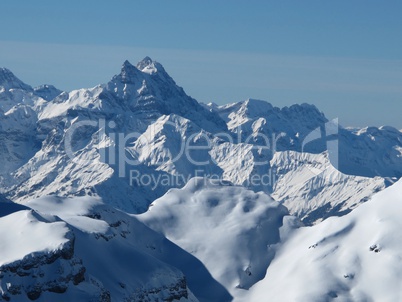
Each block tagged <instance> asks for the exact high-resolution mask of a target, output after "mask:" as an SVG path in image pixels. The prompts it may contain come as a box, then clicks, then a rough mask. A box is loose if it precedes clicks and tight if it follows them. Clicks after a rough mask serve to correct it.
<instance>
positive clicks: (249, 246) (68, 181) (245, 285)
mask: <svg viewBox="0 0 402 302" xmlns="http://www.w3.org/2000/svg"><path fill="white" fill-rule="evenodd" d="M0 138H1V139H0V166H1V167H2V169H1V170H0V236H1V238H2V242H0V296H1V297H2V298H0V299H3V300H6V301H8V300H10V301H29V300H35V299H38V300H40V301H48V300H59V298H60V297H63V299H66V300H74V301H91V299H92V300H93V301H160V300H163V301H175V300H180V301H231V300H232V299H233V298H234V299H235V300H239V301H240V300H242V301H261V299H262V298H261V297H263V296H264V295H265V294H266V289H267V288H268V289H270V288H273V287H276V289H275V290H272V291H271V290H270V292H269V297H271V298H272V300H274V301H275V300H278V299H279V300H280V301H282V300H284V299H285V300H287V301H292V299H295V300H296V301H298V299H299V300H300V299H301V300H303V299H304V300H305V301H313V300H314V299H316V300H317V301H327V300H330V299H332V298H334V297H335V296H338V297H339V298H340V299H343V300H345V301H370V299H371V300H374V301H378V300H381V297H380V296H379V294H378V293H379V292H380V291H381V290H382V289H385V287H383V286H382V285H381V286H380V287H378V288H379V290H375V289H374V288H373V289H372V290H371V289H368V287H370V286H371V285H372V279H371V278H372V271H371V269H370V268H368V264H367V263H368V261H371V260H370V259H371V258H367V257H372V256H367V257H366V254H363V250H362V249H359V246H358V244H359V242H362V240H363V239H364V240H366V239H367V241H369V239H370V238H371V237H370V238H369V236H371V235H370V234H377V233H378V232H379V233H378V234H380V235H381V234H386V232H391V233H397V231H398V229H397V227H398V224H397V222H396V221H397V217H398V214H397V210H398V205H397V202H398V201H397V199H398V196H399V195H398V194H399V193H398V192H399V191H402V190H401V185H400V183H399V182H398V183H397V184H396V185H393V186H392V187H391V188H387V187H388V186H390V185H392V184H393V183H395V182H396V181H397V179H398V178H399V177H401V176H402V133H401V132H400V131H398V130H396V129H394V128H392V127H380V128H375V127H367V128H363V129H349V128H343V127H342V126H340V125H338V124H337V122H336V121H328V119H327V118H326V117H325V115H324V114H323V113H322V112H320V111H319V110H318V109H317V108H316V107H315V106H313V105H308V104H301V105H293V106H290V107H284V108H277V107H274V106H272V105H271V104H269V103H267V102H264V101H259V100H253V99H249V100H246V101H244V102H239V103H234V104H229V105H223V106H218V105H216V104H212V103H211V104H208V105H205V104H200V103H198V102H197V101H196V100H194V99H193V98H191V97H190V96H188V95H187V94H186V93H185V91H184V90H183V89H182V88H181V87H179V86H178V85H177V84H176V83H175V82H174V80H173V79H172V78H171V77H170V76H169V75H168V73H167V72H166V70H165V69H164V68H163V66H162V65H161V64H160V63H158V62H156V61H153V60H151V59H150V58H149V57H146V58H145V59H143V60H142V61H140V62H139V63H138V64H137V65H132V64H131V63H129V62H128V61H125V62H124V63H123V66H122V68H121V70H120V73H118V74H117V75H115V76H113V77H112V78H111V80H110V81H109V82H108V83H105V84H101V85H98V86H95V87H93V88H83V89H78V90H74V91H71V92H64V91H61V90H59V89H57V88H55V87H54V86H52V85H42V86H39V87H36V88H32V87H31V86H29V85H27V84H25V83H23V82H22V81H21V80H19V79H18V78H17V77H16V76H15V75H14V74H13V73H12V72H11V71H9V70H8V69H5V68H1V69H0ZM384 189H385V190H384ZM382 190H384V191H383V192H380V191H382ZM378 192H380V193H378ZM386 192H391V193H386ZM387 194H388V195H387ZM389 194H390V195H389ZM372 196H374V197H373V200H370V199H371V198H372ZM377 196H378V197H377ZM388 197H389V198H390V199H393V200H394V201H393V202H392V204H390V208H392V209H393V210H395V211H394V212H392V210H391V209H388V210H384V211H382V210H383V209H382V208H380V206H382V204H383V203H384V202H383V200H385V199H387V198H388ZM13 202H14V203H13ZM361 204H364V205H362V206H361V208H360V207H359V206H360V205H361ZM372 204H374V205H372ZM356 208H357V209H356ZM377 212H378V213H379V214H378V215H380V216H381V215H382V214H381V213H383V214H384V215H383V216H381V217H382V218H381V219H383V220H384V221H385V223H384V224H381V225H379V229H378V232H377V231H376V229H373V226H372V225H373V224H375V223H377V222H376V221H377V220H375V219H376V217H377V216H375V215H377V214H376V213H377ZM391 212H392V213H391ZM128 213H130V214H128ZM359 213H360V214H359ZM291 215H293V216H291ZM331 216H343V217H341V218H331ZM366 217H368V218H366ZM388 218H389V219H388ZM388 220H389V221H390V222H389V223H388ZM302 225H307V226H308V227H301V226H302ZM309 225H313V226H311V227H310V226H309ZM343 226H345V227H343ZM365 229H367V230H369V232H365V231H364V230H365ZM376 232H377V233H376ZM360 233H362V234H364V236H361V237H359V234H360ZM320 236H321V237H322V238H321V237H320ZM374 237H375V236H374ZM323 238H326V239H325V240H324V239H323ZM381 238H388V237H387V236H386V235H383V237H381ZM381 238H380V237H375V238H374V239H375V240H374V239H373V240H374V241H375V242H374V241H373V243H372V247H373V248H372V250H373V251H374V253H371V254H370V255H374V256H378V255H380V254H381V255H382V252H383V250H384V251H385V249H383V246H385V245H386V244H390V246H392V249H391V250H390V251H391V254H389V255H390V257H391V258H389V259H388V258H387V259H388V260H387V259H385V260H381V261H382V262H381V261H380V262H378V264H381V265H384V267H385V268H386V270H387V271H388V269H391V268H390V267H391V266H392V265H397V263H398V262H397V261H398V257H399V256H398V254H397V245H394V243H393V242H394V240H397V239H398V238H397V234H395V235H394V236H393V237H392V236H391V237H390V239H389V240H391V241H392V243H391V241H387V240H388V239H386V240H385V239H384V240H385V241H381V240H380V239H381ZM359 240H360V241H359ZM310 241H311V242H312V243H311V244H310ZM380 241H381V242H380ZM306 242H309V243H308V246H310V247H311V248H310V249H308V248H307V249H306V250H305V249H304V245H305V244H306ZM317 243H318V245H317ZM366 243H367V242H366ZM366 243H365V244H366ZM370 244H371V243H370ZM374 245H375V247H374ZM320 246H321V247H322V248H324V249H323V250H322V248H320ZM379 246H381V247H379ZM351 247H352V250H351ZM370 247H371V245H370ZM370 247H369V249H371V248H370ZM327 248H328V249H327ZM376 250H378V252H380V251H381V253H377V252H376ZM312 251H316V252H317V253H319V254H317V255H316V254H312ZM338 251H340V252H338ZM377 254H378V255H377ZM348 255H352V256H353V257H352V256H350V257H352V258H353V259H352V258H350V257H349V256H348ZM387 255H388V254H387ZM381 259H382V258H381ZM390 259H391V260H390ZM297 261H302V262H303V265H300V267H299V262H297ZM373 261H374V260H373ZM387 261H388V262H387ZM313 262H314V264H311V263H313ZM287 263H289V265H288V266H287ZM310 264H311V265H310ZM359 265H360V266H359ZM283 267H287V268H288V269H289V270H287V269H284V270H282V268H283ZM328 268H331V274H328V272H327V269H328ZM343 268H345V269H344V270H345V272H343V271H342V274H341V275H339V274H338V275H337V273H338V270H340V269H343ZM346 268H350V269H346ZM310 269H313V270H314V272H313V275H312V277H311V278H304V279H303V276H305V275H308V274H309V273H308V272H309V270H310ZM293 271H294V272H295V273H294V274H293V275H292V274H291V272H293ZM266 272H268V274H266ZM361 272H368V273H367V274H368V276H365V275H364V276H363V275H362V274H361ZM381 274H384V273H383V272H382V271H381ZM398 274H399V272H398V271H397V270H394V271H393V274H392V276H393V278H394V279H395V280H396V281H395V280H394V282H399V279H400V278H399V279H398ZM327 275H328V276H331V278H329V277H328V278H329V279H328V282H325V283H323V284H322V286H321V285H320V286H319V288H316V287H315V286H314V288H313V290H311V291H309V290H306V289H308V284H307V283H303V282H309V281H308V280H310V281H312V282H319V281H320V280H321V279H325V278H323V276H327ZM339 276H341V277H339ZM345 276H346V277H345ZM381 276H382V275H381ZM338 277H339V278H340V279H339V278H338ZM284 278H286V279H287V280H292V282H291V283H292V284H300V286H298V285H294V286H293V287H291V290H289V292H287V290H286V289H285V287H286V286H285V285H284V283H283V280H284ZM342 278H343V279H342ZM300 280H302V281H300ZM387 280H388V279H387ZM389 283H390V284H396V283H392V280H390V281H389ZM390 291H392V290H390ZM281 292H285V293H283V294H282V295H281ZM287 295H288V296H287ZM264 297H265V296H264ZM267 297H268V294H267ZM278 297H279V298H278ZM282 298H284V299H282ZM264 299H265V298H264ZM309 299H310V300H309ZM311 299H312V300H311ZM384 299H385V300H384V301H398V299H399V297H398V296H397V294H396V291H392V293H391V294H390V296H389V297H385V298H384Z"/></svg>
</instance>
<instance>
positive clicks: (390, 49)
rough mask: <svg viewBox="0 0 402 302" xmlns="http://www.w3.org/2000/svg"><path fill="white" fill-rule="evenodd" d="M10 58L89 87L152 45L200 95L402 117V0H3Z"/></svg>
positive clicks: (363, 117)
mask: <svg viewBox="0 0 402 302" xmlns="http://www.w3.org/2000/svg"><path fill="white" fill-rule="evenodd" d="M0 26H1V28H2V34H1V36H0V66H2V67H7V68H9V69H11V70H12V71H13V72H14V73H15V74H16V75H17V76H18V77H19V78H21V79H22V80H23V81H25V82H27V83H28V84H31V85H33V86H35V85H38V84H42V83H51V84H54V85H56V86H58V87H59V88H61V89H65V90H72V89H76V88H81V87H91V86H94V85H96V84H98V83H104V82H106V81H108V80H109V79H110V78H111V77H112V76H113V75H114V74H116V73H118V72H119V69H120V66H121V64H122V63H123V61H124V60H125V59H128V60H129V61H131V62H132V63H136V61H139V60H140V59H142V58H143V57H144V56H146V55H149V56H151V57H152V58H153V59H155V60H157V61H159V62H161V63H162V64H163V65H164V66H165V68H166V70H167V71H168V72H169V73H170V75H171V76H172V77H173V78H174V79H175V80H176V82H177V83H178V84H179V85H180V86H183V87H184V89H185V90H186V92H187V93H188V94H190V95H191V96H193V97H194V98H196V99H198V100H199V101H203V102H209V101H214V102H216V103H220V104H223V103H227V102H234V101H240V100H243V99H246V98H249V97H251V98H258V99H264V100H267V101H269V102H271V103H272V104H274V105H276V106H280V107H282V106H285V105H290V104H293V103H301V102H307V103H313V104H315V105H317V106H318V107H319V109H320V110H322V111H323V112H324V113H325V114H326V115H327V116H328V117H331V118H332V117H339V119H340V122H341V123H342V124H343V125H345V126H366V125H375V126H380V125H385V124H387V125H392V126H395V127H397V128H402V118H400V113H401V112H402V1H393V0H389V1H379V0H378V1H370V0H365V1H360V0H356V1H355V0H348V1H345V0H339V1H325V0H320V1H310V0H305V1H300V0H298V1H286V0H281V1H236V0H234V1H226V2H224V1H208V0H207V1H191V0H189V1H184V0H183V1H176V0H170V1H166V0H164V1H161V0H160V1H152V0H148V1H145V0H144V1H132V0H131V1H128V0H120V1H115V2H111V1H92V0H86V1H75V0H73V1H68V2H57V1H49V0H44V1H19V0H14V1H9V0H4V1H2V7H1V18H0Z"/></svg>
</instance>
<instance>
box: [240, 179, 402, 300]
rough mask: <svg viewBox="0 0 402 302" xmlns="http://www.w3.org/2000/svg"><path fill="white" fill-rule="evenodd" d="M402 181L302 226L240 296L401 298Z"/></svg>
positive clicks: (258, 297)
mask: <svg viewBox="0 0 402 302" xmlns="http://www.w3.org/2000/svg"><path fill="white" fill-rule="evenodd" d="M401 215H402V182H401V181H399V182H398V183H396V184H395V185H393V186H391V187H389V188H387V189H385V190H384V191H382V192H380V193H378V194H376V195H375V196H374V197H373V199H372V200H370V201H368V202H367V203H366V204H363V205H361V206H360V207H359V208H357V209H355V210H354V211H352V212H351V213H349V214H348V215H346V216H343V217H332V218H329V219H327V220H325V221H323V222H322V223H320V224H318V225H315V226H313V227H302V228H300V229H298V230H296V231H295V232H293V234H292V235H291V237H290V238H289V239H288V240H287V242H285V243H284V244H283V246H281V247H280V248H279V250H278V251H277V254H276V257H275V259H274V260H273V261H272V263H271V265H270V266H269V268H268V270H267V272H266V276H265V278H264V280H262V281H260V282H259V283H257V284H256V285H255V286H254V287H253V288H252V289H251V290H250V294H249V295H248V296H246V298H245V299H240V300H239V301H248V302H249V301H250V302H253V301H301V302H303V301H306V302H314V301H384V302H392V301H401V300H402V278H401V276H402V232H401V229H402V219H401Z"/></svg>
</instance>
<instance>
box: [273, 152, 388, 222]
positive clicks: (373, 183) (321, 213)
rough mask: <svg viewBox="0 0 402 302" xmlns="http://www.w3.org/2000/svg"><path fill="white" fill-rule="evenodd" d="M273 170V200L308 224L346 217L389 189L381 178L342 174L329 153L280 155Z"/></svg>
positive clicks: (281, 153) (278, 153)
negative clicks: (377, 193)
mask: <svg viewBox="0 0 402 302" xmlns="http://www.w3.org/2000/svg"><path fill="white" fill-rule="evenodd" d="M271 167H272V169H273V170H274V171H275V173H274V175H275V182H274V185H273V189H272V194H271V195H272V197H273V198H274V199H275V200H278V201H280V202H281V203H283V205H285V206H286V207H287V208H288V209H289V212H290V213H291V214H292V215H295V216H297V217H299V218H300V219H302V220H303V222H304V223H305V224H312V223H316V222H319V221H321V220H323V219H326V218H328V217H330V216H341V215H344V214H346V213H348V212H350V211H351V210H353V209H354V208H356V207H357V206H359V205H360V204H361V203H363V202H366V201H367V200H368V199H369V198H370V197H371V196H372V195H373V194H374V193H376V192H378V191H381V190H383V189H384V188H385V187H386V186H387V184H386V182H385V180H384V179H383V178H381V177H374V178H369V177H362V176H354V175H346V174H343V173H341V172H340V171H338V170H337V169H335V168H334V167H333V166H332V165H331V163H330V160H329V159H328V153H327V152H325V153H322V154H311V153H300V152H295V151H284V152H277V153H275V155H274V157H273V159H272V160H271Z"/></svg>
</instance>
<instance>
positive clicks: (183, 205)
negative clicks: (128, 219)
mask: <svg viewBox="0 0 402 302" xmlns="http://www.w3.org/2000/svg"><path fill="white" fill-rule="evenodd" d="M285 215H288V212H287V210H286V208H285V207H283V206H281V205H279V204H278V203H277V202H275V201H273V200H272V199H271V198H270V197H269V196H268V195H266V194H264V193H262V192H261V193H254V192H252V191H249V190H246V189H244V188H242V187H238V186H231V185H226V186H222V185H218V184H214V183H213V182H211V181H208V180H206V179H203V178H193V179H192V180H191V181H190V182H189V183H188V184H187V185H186V186H185V187H184V188H183V189H172V190H170V191H169V192H168V193H167V194H166V195H165V196H163V197H162V198H160V199H158V200H156V201H155V202H153V203H152V204H151V208H150V210H149V211H148V212H146V213H144V214H142V215H140V216H139V218H140V220H141V221H143V222H144V223H145V224H147V225H148V226H149V227H151V228H152V229H154V230H156V231H158V232H160V233H161V234H163V235H165V236H166V237H167V238H168V239H169V240H171V241H173V242H174V243H176V244H177V245H179V246H180V247H182V248H183V249H185V250H186V251H188V252H189V253H191V254H192V255H194V256H196V257H197V258H198V259H200V260H201V261H202V262H203V263H204V264H205V266H206V267H207V269H208V270H209V271H210V272H211V274H212V276H214V278H216V280H218V281H219V282H220V283H222V284H223V285H224V286H225V287H226V288H227V289H228V290H229V291H230V292H231V293H232V295H234V296H236V294H237V293H238V292H239V291H242V290H243V289H248V288H250V287H251V286H252V285H253V284H255V283H256V282H257V281H259V280H261V279H262V278H263V277H264V275H265V270H266V268H267V267H268V266H269V264H270V262H271V260H272V259H273V257H274V255H275V245H276V244H277V243H279V242H280V241H281V240H282V238H281V234H280V231H281V229H282V231H283V230H287V229H288V228H291V223H290V222H291V220H287V222H286V225H285V226H283V220H284V216H285ZM293 222H294V223H295V221H293ZM282 236H284V234H282Z"/></svg>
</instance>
